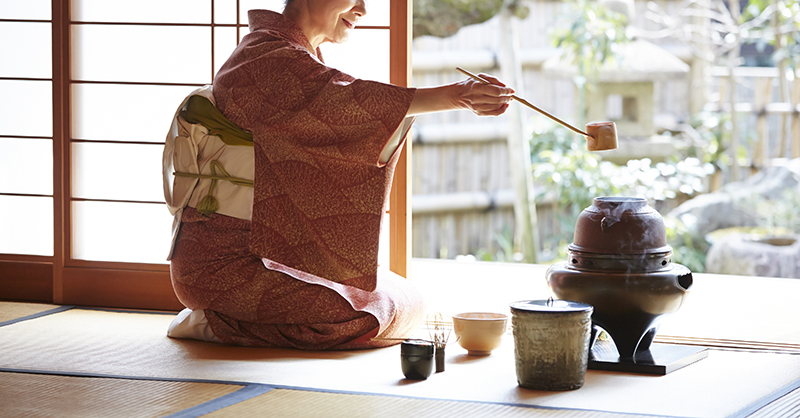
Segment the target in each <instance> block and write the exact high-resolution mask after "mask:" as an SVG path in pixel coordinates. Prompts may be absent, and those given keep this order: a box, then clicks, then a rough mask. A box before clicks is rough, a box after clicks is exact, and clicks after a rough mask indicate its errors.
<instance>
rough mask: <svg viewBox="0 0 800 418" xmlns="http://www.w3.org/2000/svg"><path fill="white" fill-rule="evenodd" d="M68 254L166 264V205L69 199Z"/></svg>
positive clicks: (169, 237) (168, 240)
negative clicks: (69, 248) (70, 205)
mask: <svg viewBox="0 0 800 418" xmlns="http://www.w3.org/2000/svg"><path fill="white" fill-rule="evenodd" d="M72 216H73V222H72V225H73V230H72V257H73V258H75V259H78V260H92V261H121V262H129V263H161V264H166V263H167V261H166V258H167V254H168V252H169V246H170V244H171V240H172V232H171V231H172V216H171V215H170V214H169V210H168V209H167V206H166V205H157V204H147V203H114V202H72Z"/></svg>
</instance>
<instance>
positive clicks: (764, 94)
mask: <svg viewBox="0 0 800 418" xmlns="http://www.w3.org/2000/svg"><path fill="white" fill-rule="evenodd" d="M771 93H772V78H769V77H758V78H756V88H755V110H756V112H758V113H757V114H758V116H757V118H758V119H757V121H756V133H757V139H756V143H755V145H754V146H753V159H752V162H753V163H752V169H753V170H754V171H757V170H759V169H761V168H764V167H766V166H767V165H768V161H769V127H768V126H767V103H769V101H770V97H771V96H772V94H771Z"/></svg>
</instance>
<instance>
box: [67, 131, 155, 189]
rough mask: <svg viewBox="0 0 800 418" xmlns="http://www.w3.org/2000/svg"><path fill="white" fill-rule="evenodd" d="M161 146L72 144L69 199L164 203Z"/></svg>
mask: <svg viewBox="0 0 800 418" xmlns="http://www.w3.org/2000/svg"><path fill="white" fill-rule="evenodd" d="M163 151H164V147H163V146H161V144H153V145H139V144H108V143H86V142H78V143H73V144H72V175H73V177H72V196H73V197H77V198H84V199H107V200H139V201H149V202H159V201H163V200H164V192H163V186H162V184H161V154H162V152H163Z"/></svg>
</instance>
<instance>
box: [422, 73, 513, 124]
mask: <svg viewBox="0 0 800 418" xmlns="http://www.w3.org/2000/svg"><path fill="white" fill-rule="evenodd" d="M480 77H481V78H483V79H484V80H486V81H489V82H490V83H492V84H484V83H481V82H480V81H475V80H473V79H471V78H470V79H467V80H464V81H460V82H458V83H454V84H448V85H445V86H440V87H427V88H418V89H417V92H416V93H415V94H414V99H413V100H412V101H411V107H410V108H409V110H408V115H409V116H413V115H419V114H423V113H431V112H441V111H445V110H457V109H465V110H469V111H471V112H473V113H475V114H476V115H478V116H498V115H502V114H503V113H505V111H506V109H508V102H510V101H511V100H512V99H511V95H512V94H514V89H512V88H510V87H506V85H505V84H503V83H502V82H501V81H500V80H498V79H497V78H495V77H492V76H490V75H487V74H481V75H480Z"/></svg>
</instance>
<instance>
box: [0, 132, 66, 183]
mask: <svg viewBox="0 0 800 418" xmlns="http://www.w3.org/2000/svg"><path fill="white" fill-rule="evenodd" d="M0 193H18V194H44V195H52V194H53V141H52V140H50V139H37V138H0Z"/></svg>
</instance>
